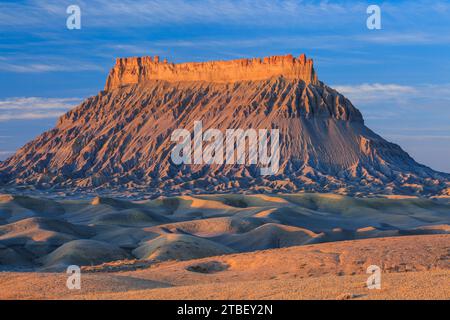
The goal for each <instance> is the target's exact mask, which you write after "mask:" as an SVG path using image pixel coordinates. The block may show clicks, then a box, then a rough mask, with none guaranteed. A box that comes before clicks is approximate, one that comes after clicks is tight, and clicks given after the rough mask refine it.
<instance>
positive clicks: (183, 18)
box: [0, 0, 364, 28]
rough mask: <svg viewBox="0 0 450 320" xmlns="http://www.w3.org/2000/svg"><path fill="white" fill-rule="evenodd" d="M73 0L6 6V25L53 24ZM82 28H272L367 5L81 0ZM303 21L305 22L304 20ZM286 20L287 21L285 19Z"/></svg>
mask: <svg viewBox="0 0 450 320" xmlns="http://www.w3.org/2000/svg"><path fill="white" fill-rule="evenodd" d="M70 4H73V1H64V0H63V1H61V0H47V1H38V0H34V1H31V0H29V1H23V2H20V3H10V4H5V5H3V8H2V10H1V11H0V24H6V25H13V26H16V27H21V26H24V25H27V24H28V25H34V24H41V25H42V24H47V23H48V24H50V23H53V22H54V21H55V20H56V19H58V18H60V17H67V14H66V11H65V10H66V8H67V6H68V5H70ZM77 4H78V5H79V6H80V8H81V13H82V19H83V20H82V21H83V22H82V26H83V25H86V26H103V27H110V28H111V27H116V26H129V25H130V23H132V24H133V25H134V26H137V25H140V26H143V25H146V26H154V25H161V24H171V25H172V24H182V23H198V22H201V23H205V22H206V23H207V22H213V23H221V24H225V23H229V22H233V23H241V24H257V25H270V24H279V23H280V21H283V23H286V22H290V23H293V22H295V23H297V24H299V23H300V24H303V23H304V24H311V23H319V18H324V17H327V16H328V17H332V16H333V17H336V15H339V14H340V15H341V17H342V15H343V14H344V13H351V12H356V11H360V12H364V11H362V7H363V6H364V5H363V4H362V3H356V4H354V3H351V2H343V3H340V4H339V3H331V2H328V1H298V0H282V1H273V0H204V1H185V0H171V1H167V0H90V1H77ZM299 17H301V19H299ZM281 18H284V20H280V19H281Z"/></svg>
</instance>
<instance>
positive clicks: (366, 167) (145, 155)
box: [0, 55, 450, 196]
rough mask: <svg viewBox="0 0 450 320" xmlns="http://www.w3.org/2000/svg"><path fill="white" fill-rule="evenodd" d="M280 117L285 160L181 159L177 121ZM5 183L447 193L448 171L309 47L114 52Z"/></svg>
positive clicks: (238, 124) (238, 122)
mask: <svg viewBox="0 0 450 320" xmlns="http://www.w3.org/2000/svg"><path fill="white" fill-rule="evenodd" d="M195 121H202V123H203V128H204V129H205V130H206V129H208V128H218V129H219V130H222V131H225V130H226V129H244V130H246V129H250V128H252V129H278V130H279V132H280V167H279V170H278V173H277V174H276V175H273V176H261V175H260V174H259V170H258V165H230V164H223V165H176V164H174V163H173V162H172V160H171V157H170V153H171V150H172V149H173V147H174V144H175V143H174V142H172V141H171V139H170V138H171V134H172V132H173V131H174V130H176V129H179V128H186V129H188V130H190V131H191V132H192V129H193V126H194V122H195ZM0 179H1V181H2V183H3V184H4V185H7V186H16V185H30V184H32V185H35V186H37V187H38V188H43V189H52V190H54V189H70V190H78V191H80V190H87V191H91V192H97V191H99V190H118V191H123V190H126V191H128V192H136V193H139V194H142V193H148V194H151V195H152V196H158V195H176V194H187V193H193V194H194V193H218V192H219V193H240V192H250V193H260V192H270V193H273V192H284V193H291V192H299V191H317V192H335V193H342V194H350V195H362V196H365V195H373V194H401V195H421V196H438V195H450V175H448V174H445V173H440V172H436V171H434V170H432V169H430V168H428V167H426V166H423V165H421V164H419V163H417V162H416V161H414V159H412V158H411V157H410V156H409V155H408V154H407V153H406V152H404V151H403V150H402V149H401V148H400V147H399V146H398V145H396V144H393V143H390V142H388V141H386V140H384V139H383V138H382V137H380V136H379V135H377V134H376V133H374V132H373V131H371V130H370V129H369V128H367V127H366V126H365V124H364V120H363V117H362V115H361V113H360V112H359V111H358V109H356V108H355V107H354V106H353V105H352V103H351V102H350V101H349V100H348V99H347V98H345V97H344V96H343V95H341V94H340V93H339V92H337V91H336V90H334V89H332V88H330V87H328V86H327V85H325V84H324V83H322V82H321V81H319V80H318V77H317V74H316V72H315V70H314V66H313V61H312V60H311V59H307V58H306V56H305V55H301V56H299V57H298V58H295V57H293V56H292V55H287V56H273V57H266V58H263V59H259V58H255V59H240V60H232V61H211V62H196V63H181V64H173V63H169V62H168V61H167V60H164V61H160V59H159V58H158V57H153V58H152V57H142V58H124V59H117V61H116V65H115V66H114V67H113V68H112V70H111V71H110V73H109V75H108V78H107V81H106V85H105V90H103V91H101V92H100V93H99V94H98V95H96V96H93V97H90V98H87V99H86V100H85V101H84V102H83V103H81V104H80V105H79V106H77V107H76V108H74V109H73V110H71V111H69V112H68V113H66V114H65V115H63V116H62V117H61V118H60V119H59V121H58V123H57V125H56V127H55V128H54V129H52V130H50V131H48V132H45V133H43V134H42V135H40V136H39V137H37V138H36V139H35V140H33V141H31V142H29V143H27V144H26V145H25V146H23V147H22V148H21V149H20V150H19V151H18V152H17V153H16V154H15V155H13V156H12V157H11V158H9V159H7V160H6V161H4V162H2V163H0Z"/></svg>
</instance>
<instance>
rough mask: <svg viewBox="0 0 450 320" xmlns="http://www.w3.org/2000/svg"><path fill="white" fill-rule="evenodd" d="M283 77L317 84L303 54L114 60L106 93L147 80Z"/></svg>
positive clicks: (221, 79) (236, 80) (309, 64)
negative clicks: (191, 60)
mask: <svg viewBox="0 0 450 320" xmlns="http://www.w3.org/2000/svg"><path fill="white" fill-rule="evenodd" d="M277 76H283V77H285V78H286V79H297V80H303V81H304V82H305V83H307V84H310V83H311V84H317V76H316V74H315V72H314V67H313V61H312V60H311V59H306V56H305V55H304V54H302V55H301V56H299V57H298V58H294V57H293V56H292V55H287V56H272V57H266V58H264V59H259V58H255V59H239V60H231V61H210V62H197V63H180V64H173V63H168V62H167V60H164V61H162V62H161V61H160V60H159V57H158V56H156V57H154V58H152V57H142V58H123V59H117V60H116V65H115V66H114V68H113V69H112V70H111V72H110V73H109V75H108V78H107V80H106V86H105V90H107V91H109V90H113V89H116V88H118V87H120V86H123V85H128V84H136V83H141V82H144V81H146V80H165V81H171V82H176V81H207V82H222V83H224V82H238V81H249V80H265V79H268V78H270V77H277Z"/></svg>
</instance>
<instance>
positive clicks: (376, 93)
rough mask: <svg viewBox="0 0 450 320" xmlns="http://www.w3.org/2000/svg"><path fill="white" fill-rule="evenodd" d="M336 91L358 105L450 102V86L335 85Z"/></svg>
mask: <svg viewBox="0 0 450 320" xmlns="http://www.w3.org/2000/svg"><path fill="white" fill-rule="evenodd" d="M332 87H333V88H334V89H336V90H337V91H339V92H340V93H342V94H343V95H346V96H348V98H350V100H352V101H354V102H356V103H368V102H371V103H375V102H381V101H384V102H386V101H392V100H396V101H400V100H401V101H403V102H405V101H409V100H411V99H418V98H420V99H426V98H429V99H433V100H436V99H440V100H449V102H450V84H442V85H436V84H422V85H415V86H406V85H400V84H393V83H390V84H382V83H364V84H356V85H334V86H332Z"/></svg>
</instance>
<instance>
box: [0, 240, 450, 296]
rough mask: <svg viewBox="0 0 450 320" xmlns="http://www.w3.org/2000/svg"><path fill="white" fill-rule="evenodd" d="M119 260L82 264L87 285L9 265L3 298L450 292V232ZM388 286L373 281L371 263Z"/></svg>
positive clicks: (1, 279)
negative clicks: (76, 286)
mask: <svg viewBox="0 0 450 320" xmlns="http://www.w3.org/2000/svg"><path fill="white" fill-rule="evenodd" d="M138 263H140V262H139V261H136V262H134V264H133V263H132V262H124V261H123V262H120V261H119V262H117V261H116V262H113V263H108V264H104V265H101V266H96V267H85V268H83V270H82V278H81V279H82V288H81V290H68V289H67V288H66V279H67V275H66V274H64V273H45V272H3V273H1V274H0V298H1V299H450V282H449V279H450V235H419V236H417V235H416V236H404V237H391V238H377V239H364V240H352V241H340V242H334V243H321V244H313V245H305V246H295V247H289V248H280V249H270V250H263V251H255V252H248V253H237V254H227V255H222V256H216V257H208V258H203V259H196V260H189V261H167V262H162V263H158V264H153V265H149V266H148V267H145V268H143V269H136V270H135V267H136V266H137V265H138ZM372 264H375V265H378V266H380V268H381V269H382V275H381V276H382V278H381V285H382V287H381V289H380V290H377V289H372V290H369V289H368V288H367V286H366V280H367V278H368V276H369V275H368V274H366V269H367V267H368V266H369V265H372Z"/></svg>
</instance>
